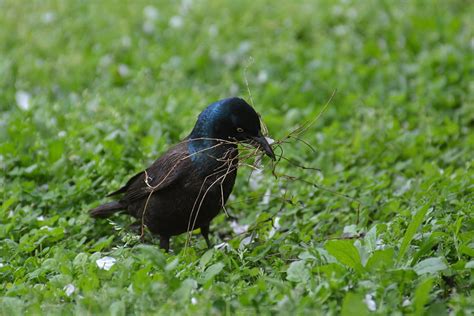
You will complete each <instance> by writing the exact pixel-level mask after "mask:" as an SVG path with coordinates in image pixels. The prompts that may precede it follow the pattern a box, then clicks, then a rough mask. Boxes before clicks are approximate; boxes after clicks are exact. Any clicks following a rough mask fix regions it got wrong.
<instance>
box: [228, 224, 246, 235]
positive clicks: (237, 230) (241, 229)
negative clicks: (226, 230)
mask: <svg viewBox="0 0 474 316" xmlns="http://www.w3.org/2000/svg"><path fill="white" fill-rule="evenodd" d="M230 227H232V230H233V231H234V233H236V234H243V233H245V232H246V231H247V230H248V229H249V225H240V224H239V223H237V222H236V221H232V222H231V223H230Z"/></svg>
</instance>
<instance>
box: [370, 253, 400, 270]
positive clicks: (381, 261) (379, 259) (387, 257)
mask: <svg viewBox="0 0 474 316" xmlns="http://www.w3.org/2000/svg"><path fill="white" fill-rule="evenodd" d="M393 254H394V251H393V249H392V248H387V249H384V250H376V251H374V253H373V254H372V255H371V256H370V257H369V260H367V264H366V265H365V268H366V269H367V270H376V269H381V268H383V269H386V268H391V267H392V266H393Z"/></svg>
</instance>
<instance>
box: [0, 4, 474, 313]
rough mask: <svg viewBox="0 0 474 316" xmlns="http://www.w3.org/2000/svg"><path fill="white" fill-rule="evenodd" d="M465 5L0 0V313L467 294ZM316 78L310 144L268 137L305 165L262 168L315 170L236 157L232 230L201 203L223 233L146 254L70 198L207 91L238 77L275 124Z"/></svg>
mask: <svg viewBox="0 0 474 316" xmlns="http://www.w3.org/2000/svg"><path fill="white" fill-rule="evenodd" d="M473 16H474V4H473V2H472V1H461V0H456V1H454V0H453V1H428V0H426V1H421V0H419V1H375V0H371V1H350V0H344V1H323V0H321V1H226V2H220V1H190V0H187V1H177V2H171V1H156V2H153V1H59V0H58V1H13V0H0V91H1V93H0V164H1V166H2V171H3V173H2V175H1V178H0V181H1V182H0V183H1V187H0V193H1V197H2V206H1V209H0V210H1V214H0V279H1V280H2V282H1V285H0V291H1V292H0V293H1V294H2V298H1V299H0V305H1V306H2V307H0V311H1V313H2V314H23V313H30V314H36V313H48V314H55V313H56V314H64V313H66V314H71V313H79V314H85V313H87V314H95V313H105V314H114V315H124V314H150V313H171V312H180V313H198V314H209V313H211V314H246V315H247V314H274V313H287V312H297V313H299V314H304V313H309V312H319V313H324V314H326V313H328V314H339V313H342V314H343V315H348V314H351V313H352V314H354V313H355V314H357V315H362V314H364V313H368V312H369V311H372V312H374V313H377V314H387V313H392V312H399V313H415V314H422V313H435V312H436V313H439V314H446V313H447V312H448V311H451V312H452V313H454V314H459V315H462V314H464V313H469V312H472V311H473V309H472V308H473V307H472V305H471V304H472V293H471V290H472V285H473V277H472V268H473V267H474V262H473V261H472V260H473V259H472V257H473V255H474V245H473V243H472V240H473V238H474V228H473V227H474V223H473V216H472V209H473V207H474V205H473V190H474V184H473V183H474V174H473V171H472V161H473V159H472V155H473V154H472V153H473V152H474V133H473V127H474V84H473V71H474V62H473V45H474V32H473V29H474V27H473V22H472V20H473ZM246 80H247V81H248V87H247V85H246ZM248 90H250V91H251V95H252V98H251V97H250V96H249V93H248ZM334 91H337V92H336V94H335V96H334V98H333V99H332V100H331V102H330V104H329V108H328V110H327V111H326V112H325V113H324V114H323V115H322V116H321V117H320V118H319V119H318V120H317V121H316V123H315V124H314V125H313V126H312V127H311V128H310V129H309V130H308V131H307V133H306V134H305V135H304V136H302V138H303V139H304V141H306V142H309V143H311V144H312V146H314V147H315V149H316V153H314V152H313V151H311V150H310V149H309V148H307V147H306V146H304V145H303V144H301V143H299V142H296V141H293V142H291V143H290V144H286V145H284V146H283V148H284V154H285V156H286V157H287V158H288V159H291V160H292V161H294V162H296V163H298V164H302V165H307V166H311V167H313V168H319V169H321V171H320V172H315V171H311V170H302V169H300V168H296V167H294V166H292V165H291V164H285V163H282V164H281V165H279V167H278V168H277V170H278V172H279V173H281V174H288V175H292V176H298V177H302V178H304V179H306V180H309V181H315V182H316V183H317V184H318V185H319V186H320V188H322V190H320V189H317V188H315V187H314V186H311V185H308V184H307V183H302V182H293V181H288V180H285V178H283V177H280V178H279V179H275V178H272V175H271V174H270V172H265V173H264V177H263V178H258V179H257V180H255V179H254V180H252V181H250V182H252V183H249V181H248V177H249V172H248V171H243V172H240V176H239V179H238V183H237V187H236V189H235V190H234V197H233V199H234V200H233V202H232V201H231V202H232V203H231V204H230V205H229V208H230V209H231V211H232V212H233V213H234V214H236V215H237V216H238V217H239V223H240V224H242V225H244V224H248V225H250V227H251V231H252V232H253V233H250V232H249V233H248V234H247V235H245V234H244V235H242V236H236V234H235V233H233V232H232V229H231V227H230V226H229V224H228V222H227V221H226V220H225V218H224V216H223V215H221V216H220V217H219V218H217V219H216V221H214V223H215V225H213V227H212V229H213V231H214V234H213V238H214V241H215V243H216V244H217V243H221V242H222V241H223V238H224V237H223V236H228V235H229V234H230V235H231V236H233V239H232V240H231V241H230V242H229V248H228V249H227V250H224V249H214V250H209V251H206V249H205V246H204V243H203V241H202V240H200V239H199V238H194V239H193V240H192V242H191V248H190V249H187V250H186V251H187V252H186V253H185V252H184V241H185V237H184V236H180V237H176V238H174V240H173V243H172V248H173V249H174V253H172V254H169V255H165V254H163V253H161V252H160V251H159V250H158V249H157V248H158V247H157V246H154V244H153V242H152V241H151V242H150V241H149V242H148V244H146V245H140V244H139V243H137V240H136V236H135V235H134V234H133V233H131V232H130V231H129V230H128V229H127V228H126V226H127V224H128V223H129V221H128V220H127V219H125V218H118V217H117V218H114V219H113V220H114V223H113V225H110V223H108V222H106V221H102V222H94V221H93V220H91V219H90V218H88V215H87V210H88V209H89V208H91V207H93V206H95V205H97V204H98V203H99V202H100V201H105V199H103V197H104V196H105V194H106V193H108V192H111V191H113V190H115V189H117V188H118V187H119V186H120V185H122V184H123V183H124V181H125V180H126V179H127V177H128V176H130V175H132V174H134V173H135V172H137V171H140V170H142V169H143V168H144V167H145V166H147V165H148V164H149V163H151V162H152V161H153V160H154V159H155V158H156V157H157V156H158V155H159V154H160V153H162V152H163V151H164V150H166V148H167V147H168V146H169V145H171V144H172V143H175V142H177V141H179V139H181V138H183V137H185V136H186V135H187V134H188V133H189V132H190V131H191V129H192V126H193V124H194V122H195V119H196V117H197V115H198V114H199V113H200V111H201V110H202V109H203V108H204V107H205V106H206V105H207V104H209V103H211V102H214V101H216V100H218V99H220V98H224V97H229V96H233V95H237V96H241V97H244V98H245V99H247V100H248V101H249V102H250V101H251V102H252V103H253V105H254V106H255V108H256V109H257V111H258V112H260V113H261V114H262V116H263V119H264V121H265V122H266V124H267V125H268V128H269V131H270V135H271V136H272V137H273V138H275V139H280V138H282V137H284V136H285V135H286V134H287V133H289V132H290V131H291V130H292V129H294V128H296V127H297V126H299V125H300V124H302V123H303V122H305V121H307V120H310V119H312V118H314V117H315V116H316V115H317V113H319V111H320V110H321V109H322V107H323V105H324V104H325V103H326V102H327V101H328V100H329V99H330V97H331V95H332V94H333V93H334ZM283 191H286V192H287V195H285V198H286V199H287V200H289V202H291V203H289V202H288V203H283V204H282V202H281V198H282V197H283V196H284V193H282V192H283ZM265 193H267V195H268V194H272V198H271V199H270V201H269V202H268V201H265V199H263V200H262V196H263V195H264V194H265ZM341 195H347V196H349V197H351V198H354V199H357V201H359V202H360V206H359V202H356V201H354V200H350V199H346V198H343V197H342V196H341ZM357 210H359V214H358V215H357ZM268 218H274V219H275V218H278V220H279V225H276V226H275V221H273V224H274V225H273V226H275V227H272V225H271V224H272V222H271V221H265V220H266V219H268ZM272 228H273V231H272ZM114 229H115V230H114ZM270 232H271V233H270ZM360 233H365V234H366V235H365V237H361V238H356V237H358V236H359V237H360V236H361V235H359V234H360ZM250 235H251V236H253V237H254V238H253V242H252V243H250V244H248V245H244V244H242V241H243V240H244V238H246V237H248V236H250ZM341 236H346V237H347V236H349V237H354V238H353V239H348V240H346V239H343V240H340V239H336V240H332V241H327V240H328V239H333V238H340V237H341ZM244 243H245V242H244ZM103 256H112V257H114V258H116V259H117V263H116V264H115V265H114V266H113V267H112V269H111V270H109V271H105V270H101V269H99V268H98V267H97V265H96V262H95V261H96V260H97V259H98V258H100V257H103ZM69 285H72V286H73V287H74V291H73V292H72V293H70V294H67V291H66V289H67V286H69ZM69 288H70V287H69ZM374 306H375V307H374Z"/></svg>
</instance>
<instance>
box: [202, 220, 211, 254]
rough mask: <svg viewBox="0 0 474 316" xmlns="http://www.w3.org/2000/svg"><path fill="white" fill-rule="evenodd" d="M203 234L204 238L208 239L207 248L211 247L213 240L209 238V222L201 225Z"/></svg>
mask: <svg viewBox="0 0 474 316" xmlns="http://www.w3.org/2000/svg"><path fill="white" fill-rule="evenodd" d="M201 235H202V237H204V240H205V241H206V244H207V248H211V247H212V245H211V241H210V240H209V224H207V225H205V226H201Z"/></svg>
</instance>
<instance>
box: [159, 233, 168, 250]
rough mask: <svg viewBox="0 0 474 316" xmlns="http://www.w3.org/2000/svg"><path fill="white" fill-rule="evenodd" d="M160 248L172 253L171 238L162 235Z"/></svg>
mask: <svg viewBox="0 0 474 316" xmlns="http://www.w3.org/2000/svg"><path fill="white" fill-rule="evenodd" d="M160 248H161V249H164V250H165V251H166V252H169V251H170V237H169V236H163V235H160Z"/></svg>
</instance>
